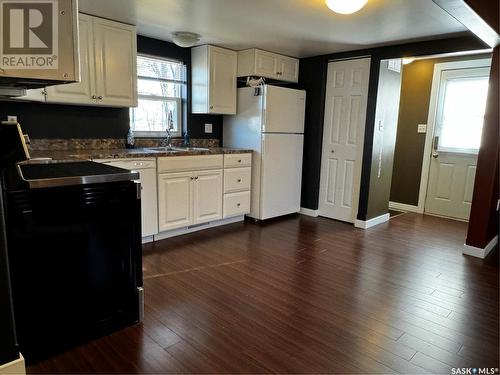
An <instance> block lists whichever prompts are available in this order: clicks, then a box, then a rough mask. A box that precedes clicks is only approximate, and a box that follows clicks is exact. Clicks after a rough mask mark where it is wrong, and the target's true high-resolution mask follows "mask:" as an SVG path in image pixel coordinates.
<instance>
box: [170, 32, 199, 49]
mask: <svg viewBox="0 0 500 375" xmlns="http://www.w3.org/2000/svg"><path fill="white" fill-rule="evenodd" d="M172 40H173V42H174V43H175V44H177V45H178V46H179V47H183V48H189V47H193V46H194V45H195V44H196V43H198V42H199V41H200V36H199V35H198V34H195V33H189V32H187V31H178V32H176V33H173V35H172Z"/></svg>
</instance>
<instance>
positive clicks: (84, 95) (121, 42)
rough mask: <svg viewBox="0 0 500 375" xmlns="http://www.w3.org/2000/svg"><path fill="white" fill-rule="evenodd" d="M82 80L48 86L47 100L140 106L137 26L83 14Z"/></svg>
mask: <svg viewBox="0 0 500 375" xmlns="http://www.w3.org/2000/svg"><path fill="white" fill-rule="evenodd" d="M79 27H80V31H79V32H80V34H79V35H80V72H81V80H80V82H79V83H72V84H66V85H58V86H52V87H48V88H47V89H46V90H47V102H52V103H68V104H81V105H95V106H109V107H134V106H136V105H137V67H136V64H137V45H136V43H137V36H136V29H135V27H134V26H130V25H126V24H122V23H119V22H114V21H109V20H105V19H102V18H98V17H93V16H88V15H85V14H80V15H79Z"/></svg>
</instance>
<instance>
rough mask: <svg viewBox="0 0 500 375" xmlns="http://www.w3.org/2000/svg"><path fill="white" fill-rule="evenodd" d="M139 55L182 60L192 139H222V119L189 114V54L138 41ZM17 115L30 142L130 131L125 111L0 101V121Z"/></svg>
mask: <svg viewBox="0 0 500 375" xmlns="http://www.w3.org/2000/svg"><path fill="white" fill-rule="evenodd" d="M137 50H138V53H144V54H148V55H153V56H160V57H165V58H171V59H176V60H181V61H183V62H185V63H186V65H187V77H188V83H187V87H188V97H187V98H186V101H185V104H186V107H185V108H186V111H185V112H186V113H185V120H187V122H186V121H185V122H184V123H185V124H186V123H187V128H188V130H189V132H190V134H191V137H192V138H217V139H222V116H218V115H193V114H191V97H190V91H191V90H190V89H189V88H190V85H191V83H190V80H191V50H190V49H189V48H181V47H178V46H176V45H175V44H173V43H169V42H164V41H160V40H156V39H151V38H147V37H143V36H138V37H137ZM7 115H16V116H17V117H18V121H19V123H20V124H21V126H22V127H23V131H24V132H26V133H28V134H29V135H30V137H31V138H62V139H67V138H125V137H126V136H127V132H128V127H129V109H128V108H105V107H91V106H75V105H58V104H48V103H35V102H27V101H11V100H0V119H1V120H6V119H7ZM205 123H211V124H213V133H212V134H205V133H204V124H205Z"/></svg>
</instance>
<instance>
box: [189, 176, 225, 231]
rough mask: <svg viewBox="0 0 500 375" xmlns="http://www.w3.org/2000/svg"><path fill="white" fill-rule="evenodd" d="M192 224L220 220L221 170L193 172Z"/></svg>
mask: <svg viewBox="0 0 500 375" xmlns="http://www.w3.org/2000/svg"><path fill="white" fill-rule="evenodd" d="M193 194H194V203H193V206H194V224H200V223H206V222H208V221H212V220H220V219H222V170H216V171H204V172H194V187H193Z"/></svg>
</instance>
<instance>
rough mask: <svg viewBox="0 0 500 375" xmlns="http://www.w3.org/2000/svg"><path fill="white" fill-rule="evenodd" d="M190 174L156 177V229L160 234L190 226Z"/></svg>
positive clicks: (170, 174)
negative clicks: (157, 220) (157, 228)
mask: <svg viewBox="0 0 500 375" xmlns="http://www.w3.org/2000/svg"><path fill="white" fill-rule="evenodd" d="M192 177H193V174H192V173H191V172H188V173H167V174H161V175H159V176H158V217H159V222H158V224H159V225H158V227H159V230H160V232H162V231H165V230H171V229H175V228H182V227H186V226H188V225H191V224H192V222H193V220H192V217H193V216H192V212H193V206H192V201H193V192H192V186H193V183H192V181H193V180H192Z"/></svg>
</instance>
